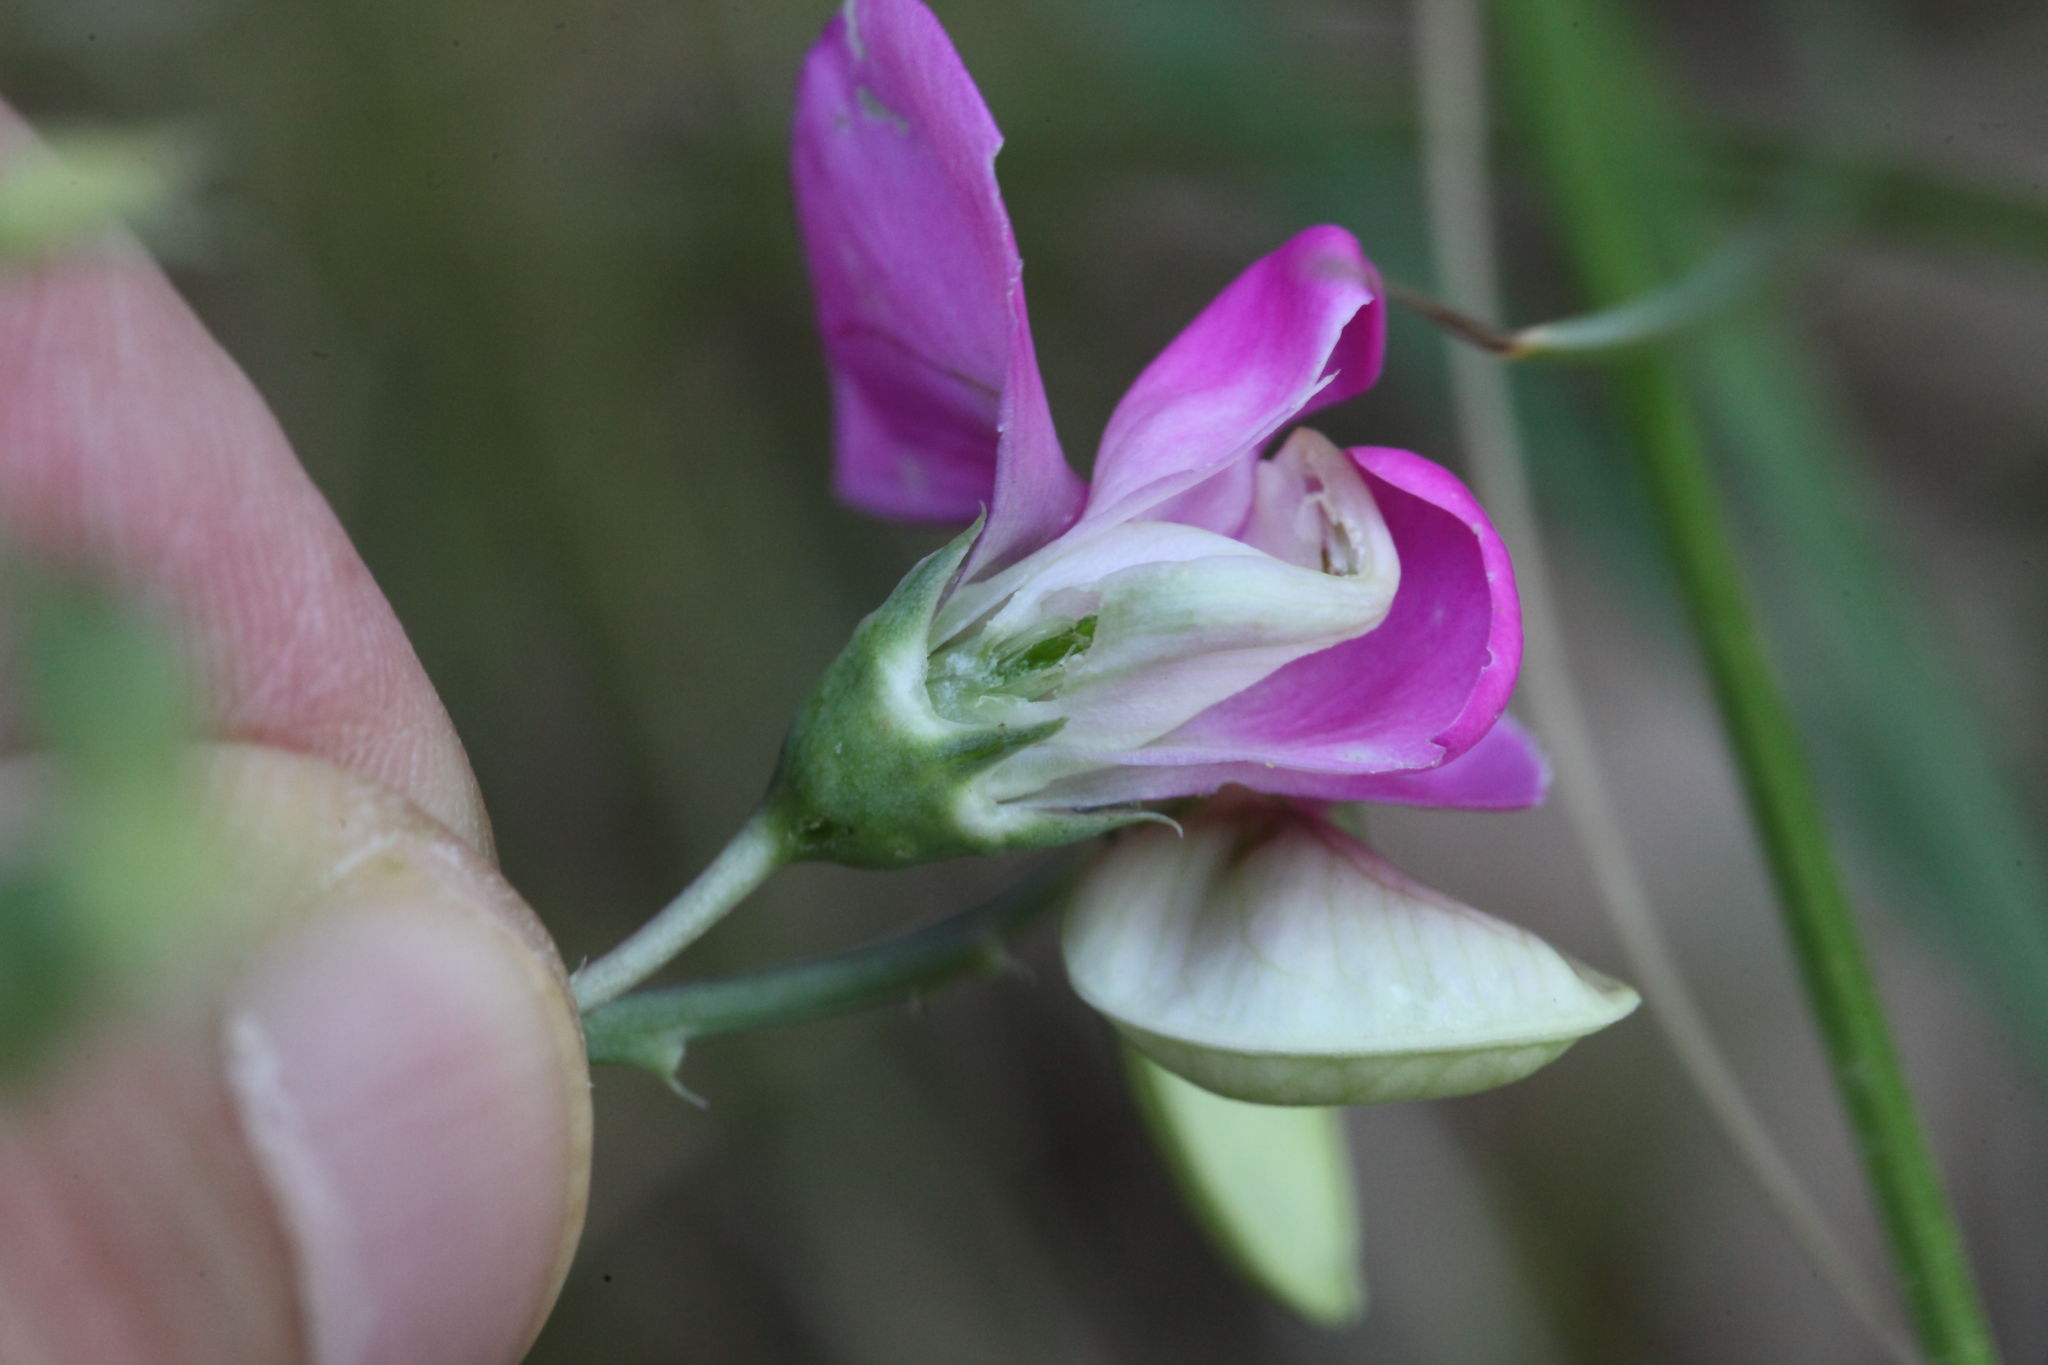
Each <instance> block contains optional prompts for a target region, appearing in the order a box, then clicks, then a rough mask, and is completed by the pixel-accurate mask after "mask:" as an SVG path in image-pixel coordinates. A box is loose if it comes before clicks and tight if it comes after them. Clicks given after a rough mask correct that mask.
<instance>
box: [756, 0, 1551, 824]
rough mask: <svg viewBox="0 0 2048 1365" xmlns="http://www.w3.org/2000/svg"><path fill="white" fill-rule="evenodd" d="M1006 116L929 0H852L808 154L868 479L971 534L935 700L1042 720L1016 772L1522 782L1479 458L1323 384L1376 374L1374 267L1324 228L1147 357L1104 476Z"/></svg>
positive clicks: (1506, 797)
mask: <svg viewBox="0 0 2048 1365" xmlns="http://www.w3.org/2000/svg"><path fill="white" fill-rule="evenodd" d="M1001 144H1002V137H1001V134H1000V133H999V132H998V131H997V129H996V126H995V123H994V121H993V120H992V119H991V118H990V116H989V112H988V109H987V107H986V106H985V105H984V104H983V102H982V99H981V95H980V92H979V91H978V90H976V88H975V86H974V83H973V81H972V80H971V79H970V78H969V76H968V74H967V72H966V70H965V69H964V68H963V66H962V65H961V63H960V59H959V56H958V54H957V53H955V51H954V50H953V47H952V44H951V42H950V41H949V40H948V39H947V37H946V34H945V31H944V30H943V29H942V28H941V27H940V26H939V23H938V21H937V19H935V18H934V17H933V15H932V14H931V12H930V11H929V10H927V9H926V8H925V7H924V6H923V5H922V4H920V3H918V0H850V3H849V4H848V5H847V7H846V9H845V10H844V11H843V12H842V14H841V15H840V16H839V17H838V18H835V19H834V20H833V21H832V23H831V24H830V25H829V26H828V27H827V29H826V30H825V33H824V36H823V38H822V39H821V40H820V41H819V43H818V45H817V46H816V48H814V49H813V51H812V53H811V55H810V58H809V60H808V62H807V63H806V65H805V67H804V71H803V74H802V78H801V81H800V85H799V91H798V98H797V112H796V127H795V150H794V178H795V187H796V198H797V206H798V211H799V215H800V219H801V224H802V230H803V237H804V243H805V247H806V250H807V253H808V256H809V263H810V269H811V275H812V279H813V282H814V284H815V287H816V293H817V304H818V320H819V326H820V329H821V330H822V332H823V334H824V339H825V346H826V353H827V358H828V363H829V369H830V374H831V382H832V391H833V398H834V405H835V423H836V431H835V437H836V446H837V448H836V477H837V485H838V490H839V492H840V494H841V496H842V497H844V498H845V499H846V500H847V501H849V502H851V503H854V504H855V505H857V506H859V507H862V508H864V509H866V510H868V511H871V512H875V513H879V514H881V515H884V516H890V517H897V518H905V519H915V520H929V521H941V522H946V521H950V522H957V523H965V522H968V521H970V520H972V519H973V518H975V517H976V516H977V515H978V514H980V513H982V512H983V511H984V510H985V512H986V521H985V523H984V524H983V525H982V528H981V530H980V533H979V536H978V538H977V539H976V540H975V541H974V543H973V546H972V549H971V551H969V552H968V554H967V557H966V560H965V562H964V564H963V566H962V567H961V569H960V571H959V575H958V578H957V579H956V580H955V581H954V582H953V583H952V584H951V585H950V587H949V589H948V590H947V592H946V594H945V596H944V598H943V599H942V601H940V603H939V605H938V607H937V610H936V614H935V615H934V617H933V618H932V621H931V625H930V632H929V638H928V640H927V641H926V645H927V665H928V668H927V674H926V677H925V683H926V688H927V691H928V695H929V697H930V700H931V703H932V707H933V709H934V710H935V711H936V714H937V716H938V717H941V718H943V720H944V721H945V722H947V723H952V724H957V725H959V726H962V727H972V728H975V729H978V730H984V731H986V730H990V729H1004V730H1009V731H1012V732H1024V731H1029V732H1031V733H1034V734H1039V733H1042V734H1043V735H1044V736H1045V737H1044V738H1042V739H1038V740H1036V741H1035V742H1032V743H1029V744H1028V745H1025V746H1023V747H1020V748H1019V749H1018V751H1017V752H1015V753H1009V754H1006V755H1005V756H1003V757H1002V759H1001V762H1000V765H999V766H997V767H996V768H995V769H994V770H993V772H991V773H990V774H989V776H988V782H989V784H990V785H989V788H988V792H987V795H988V796H989V797H990V798H991V799H992V800H993V801H995V802H996V803H998V804H1004V803H1015V804H1021V805H1026V806H1031V807H1036V808H1062V809H1086V808H1094V807H1100V806H1105V805H1111V804H1124V803H1131V802H1139V801H1150V800H1158V799H1164V798H1170V797H1179V796H1188V795H1195V794H1200V793H1206V792H1211V791H1214V790H1216V789H1217V788H1218V787H1219V786H1221V785H1223V784H1225V783H1229V782H1238V783H1243V784H1245V785H1248V786H1251V787H1255V788H1258V789H1261V790H1265V791H1270V792H1279V793H1286V794H1291V795H1297V796H1308V797H1315V798H1323V799H1335V800H1368V801H1397V802H1403V803H1409V804H1418V805H1457V806H1474V807H1500V808H1506V807H1515V806H1523V805H1528V804H1531V803H1533V802H1534V801H1535V800H1537V799H1539V798H1540V796H1541V793H1542V790H1543V786H1544V768H1543V763H1542V760H1541V758H1540V756H1539V755H1538V753H1537V752H1536V750H1535V748H1534V746H1533V744H1532V743H1531V742H1530V740H1529V738H1528V737H1527V735H1526V734H1525V733H1524V732H1523V731H1521V730H1520V729H1519V728H1518V727H1516V726H1514V725H1513V724H1512V723H1511V722H1506V721H1503V720H1502V719H1501V711H1502V708H1503V706H1504V705H1505V704H1506V702H1507V697H1508V693H1509V690H1510V689H1511V688H1512V686H1513V684H1514V679H1515V673H1516V670H1517V667H1518V665H1519V662H1520V657H1521V618H1520V609H1519V606H1518V604H1517V600H1516V595H1515V586H1514V575H1513V572H1512V570H1511V568H1510V566H1509V563H1508V556H1507V552H1506V549H1505V548H1504V547H1503V546H1502V544H1501V542H1500V539H1499V537H1498V536H1497V535H1496V534H1495V533H1494V530H1493V527H1492V525H1491V524H1490V523H1489V522H1488V520H1487V518H1486V515H1485V513H1484V512H1482V511H1481V510H1480V508H1479V506H1478V504H1477V503H1476V502H1475V501H1474V499H1473V498H1472V495H1471V494H1470V493H1469V492H1468V491H1467V490H1466V489H1465V487H1464V485H1463V484H1461V483H1460V482H1459V481H1458V479H1457V478H1456V477H1454V476H1453V475H1452V474H1450V473H1449V472H1448V471H1446V470H1444V469H1442V468H1441V467H1439V466H1437V465H1435V464H1432V463H1431V462H1429V461H1428V460H1425V459H1422V458H1421V457H1420V456H1417V455H1412V454H1409V453H1408V452H1406V451H1401V450H1389V449H1381V448H1358V449H1353V450H1349V451H1339V450H1338V449H1337V448H1336V447H1335V446H1333V445H1331V444H1330V443H1329V442H1328V441H1327V440H1325V439H1323V438H1322V437H1321V436H1319V435H1317V434H1316V433H1314V432H1311V431H1307V430H1300V429H1298V430H1295V431H1294V432H1293V434H1292V435H1291V436H1288V437H1286V439H1285V440H1284V441H1281V442H1280V444H1279V448H1278V450H1277V452H1276V453H1274V454H1271V455H1270V456H1269V455H1268V454H1267V453H1266V452H1267V451H1268V449H1269V448H1270V447H1272V446H1273V445H1274V443H1275V442H1276V441H1278V440H1279V439H1280V438H1281V437H1282V436H1283V433H1284V432H1286V430H1287V428H1288V427H1289V426H1290V424H1291V423H1293V422H1294V421H1295V419H1297V418H1298V417H1300V416H1303V415H1304V414H1307V413H1309V412H1313V411H1315V410H1317V409H1320V408H1323V407H1327V406H1329V405H1330V404H1333V403H1336V402H1339V401H1342V400H1343V399H1346V398H1349V397H1351V396H1353V395H1355V394H1357V393H1359V392H1361V391H1362V390H1364V389H1365V388H1366V387H1367V386H1369V385H1370V384H1371V383H1372V382H1373V380H1374V379H1375V378H1376V377H1377V375H1378V372H1379V368H1380V360H1381V353H1382V350H1383V345H1384V333H1385V316H1384V310H1383V305H1382V302H1381V299H1380V290H1379V279H1378V276H1377V274H1376V273H1375V272H1374V270H1373V268H1372V266H1371V264H1370V263H1369V262H1368V261H1367V260H1366V259H1365V257H1364V255H1363V254H1362V253H1361V252H1360V250H1359V247H1358V244H1357V242H1356V241H1355V240H1353V238H1352V237H1351V235H1350V234H1349V233H1347V232H1345V231H1344V230H1342V229H1340V228H1335V227H1317V228H1311V229H1309V230H1308V231H1306V232H1303V233H1301V234H1300V235H1298V236H1296V237H1295V238H1294V239H1293V240H1291V241H1289V242H1288V243H1286V244H1285V245H1284V246H1282V247H1281V248H1280V249H1279V250H1277V251H1275V252H1273V253H1272V254H1271V255H1269V256H1267V257H1265V258H1264V259H1262V260H1260V261H1258V262H1256V263H1254V264H1253V265H1252V266H1251V268H1250V269H1248V270H1247V271H1245V272H1244V274H1242V275H1240V276H1239V277H1238V278H1237V279H1236V280H1235V281H1234V282H1232V283H1231V284H1230V285H1229V287H1227V288H1226V289H1225V290H1224V291H1223V292H1222V294H1220V295H1219V296H1218V297H1217V298H1216V300H1215V301H1214V302H1213V303H1211V304H1210V305H1209V307H1208V308H1207V309H1205V310H1204V311H1203V312H1202V314H1201V315H1200V316H1199V317H1197V318H1196V319H1195V320H1194V322H1193V323H1191V324H1190V325H1189V326H1188V327H1187V329H1186V330H1185V331H1183V332H1182V333H1181V335H1180V336H1179V337H1178V338H1176V339H1175V340H1174V342H1173V343H1172V344H1171V345H1170V346H1168V347H1167V349H1166V350H1165V351H1164V352H1163V353H1162V354H1161V355H1160V356H1159V358H1158V359H1156V360H1155V361H1153V362H1152V364H1151V365H1150V366H1149V367H1148V368H1147V369H1146V370H1145V372H1144V373H1143V374H1141V375H1140V376H1139V377H1138V380H1137V382H1136V383H1135V384H1133V385H1132V386H1131V389H1130V391H1129V393H1127V394H1126V395H1125V397H1124V399H1123V401H1122V403H1121V404H1120V405H1119V406H1118V407H1117V409H1116V412H1115V413H1114V415H1113V416H1112V417H1111V418H1110V421H1109V426H1108V429H1107V431H1106V432H1105V433H1104V435H1103V439H1102V445H1101V449H1100V452H1099V454H1098V455H1097V458H1096V462H1095V466H1094V469H1095V474H1094V480H1093V483H1092V484H1084V483H1083V482H1082V481H1081V480H1080V479H1079V478H1078V477H1077V476H1076V475H1075V474H1074V472H1073V471H1072V469H1071V468H1070V467H1069V466H1068V464H1067V462H1066V459H1065V457H1064V455H1063V454H1062V453H1061V450H1060V445H1059V442H1058V439H1057V437H1056V436H1055V434H1054V430H1053V424H1052V418H1051V414H1050V412H1049V410H1048V407H1047V403H1046V397H1045V391H1044V387H1043V385H1042V383H1041V381H1040V378H1039V371H1038V362H1037V357H1036V354H1035V352H1034V350H1033V347H1032V341H1031V328H1030V322H1029V319H1028V317H1027V314H1026V310H1025V304H1024V290H1023V283H1022V271H1023V267H1022V262H1021V260H1020V259H1019V257H1018V253H1017V247H1016V242H1015V239H1014V237H1013V235H1012V233H1011V230H1010V223H1009V216H1008V214H1007V212H1006V210H1005V209H1004V206H1003V200H1002V196H1001V193H1000V192H999V190H998V189H997V186H996V179H995V168H994V166H995V154H996V151H997V149H998V148H999V147H1000V146H1001Z"/></svg>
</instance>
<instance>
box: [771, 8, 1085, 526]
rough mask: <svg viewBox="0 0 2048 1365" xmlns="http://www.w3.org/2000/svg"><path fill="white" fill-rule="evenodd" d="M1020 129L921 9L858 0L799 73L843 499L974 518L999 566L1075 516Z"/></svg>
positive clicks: (903, 513) (799, 138)
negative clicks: (1041, 342)
mask: <svg viewBox="0 0 2048 1365" xmlns="http://www.w3.org/2000/svg"><path fill="white" fill-rule="evenodd" d="M1001 146H1002V134H1001V133H1000V132H998V131H997V129H996V125H995V121H994V120H993V119H992V118H990V116H989V112H988V108H987V106H986V105H985V104H983V103H982V99H981V94H980V92H979V91H978V90H976V89H975V86H974V82H973V80H972V79H971V78H970V77H969V76H968V74H967V71H966V69H965V68H964V67H962V65H961V64H960V58H959V55H958V54H957V53H956V52H954V50H953V46H952V43H951V42H950V41H949V40H948V39H947V37H946V33H945V30H944V29H942V28H941V27H940V26H939V22H938V20H937V19H935V18H933V17H932V14H931V11H930V10H928V9H926V8H925V7H924V6H923V5H922V4H919V3H917V0H855V3H854V4H852V5H849V6H848V7H847V9H846V11H845V12H843V13H842V14H841V15H839V16H838V17H837V18H835V19H833V21H832V22H831V23H830V24H829V25H828V26H827V27H826V29H825V33H824V36H823V37H822V38H821V39H819V41H818V44H817V46H816V47H814V48H813V49H812V50H811V55H810V57H809V59H808V60H807V61H806V62H805V64H804V69H803V74H802V76H801V77H800V79H799V82H798V90H797V106H796V126H795V130H794V152H793V158H792V174H793V178H794V182H795V190H796V202H797V216H798V220H799V224H800V226H801V229H802V233H803V239H804V248H805V252H806V255H807V258H808V260H809V264H810V270H811V280H812V284H813V287H814V288H815V291H816V293H817V308H818V324H819V328H820V330H821V331H822V332H823V334H824V339H825V350H826V360H827V365H828V367H829V369H830V371H831V378H832V392H833V399H834V408H835V424H836V432H835V437H836V443H837V451H836V461H835V470H836V481H837V486H838V490H839V493H840V496H841V497H843V498H845V499H846V500H847V501H849V502H851V503H854V504H855V505H857V506H860V507H862V508H865V509H867V510H869V511H872V512H877V513H880V514H882V515H884V516H892V517H905V518H913V519H919V520H936V521H966V520H969V519H971V518H972V517H973V516H975V514H976V513H977V512H978V511H979V510H980V509H981V508H982V506H983V505H984V504H986V505H988V507H989V510H990V525H989V529H988V531H987V532H986V533H985V535H984V539H983V543H982V545H981V546H979V547H977V558H978V559H979V560H982V561H984V562H985V561H988V560H990V559H1003V558H1009V557H1014V555H1015V554H1016V553H1017V552H1019V551H1021V550H1022V549H1026V548H1029V547H1031V546H1033V545H1035V544H1037V543H1039V542H1040V541H1043V540H1044V539H1047V538H1049V537H1050V536H1052V535H1054V534H1056V533H1057V532H1058V531H1059V530H1060V529H1061V528H1062V527H1063V526H1065V525H1066V524H1067V523H1068V522H1069V521H1071V520H1072V518H1073V515H1074V512H1075V510H1076V509H1077V508H1078V506H1079V504H1080V501H1081V497H1082V489H1081V484H1080V481H1079V480H1078V479H1077V478H1076V477H1075V476H1074V474H1073V472H1072V471H1071V470H1069V469H1068V468H1067V465H1066V461H1065V459H1064V458H1063V457H1062V455H1061V454H1060V448H1059V443H1058V440H1057V438H1056V437H1055V436H1054V434H1053V427H1052V418H1051V415H1050V414H1049V413H1048V411H1047V409H1046V402H1045V391H1044V388H1043V385H1042V384H1041V382H1040V379H1039V374H1038V362H1037V358H1036V356H1035V355H1034V354H1033V351H1032V345H1031V328H1030V324H1029V322H1028V321H1027V320H1026V316H1025V311H1024V295H1023V284H1022V274H1023V265H1022V262H1021V261H1020V260H1019V259H1018V255H1017V246H1016V241H1015V238H1014V237H1013V236H1012V234H1011V231H1010V220H1009V215H1008V213H1007V212H1006V211H1005V209H1004V207H1003V201H1002V195H1001V193H1000V192H999V191H998V189H997V187H996V178H995V156H996V151H997V149H998V148H1000V147H1001Z"/></svg>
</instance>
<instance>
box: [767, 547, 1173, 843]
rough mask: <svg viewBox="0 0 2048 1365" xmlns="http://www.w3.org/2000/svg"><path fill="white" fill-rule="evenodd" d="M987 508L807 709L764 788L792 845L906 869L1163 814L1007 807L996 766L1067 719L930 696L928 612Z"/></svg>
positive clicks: (873, 621)
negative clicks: (971, 712) (1005, 714)
mask: <svg viewBox="0 0 2048 1365" xmlns="http://www.w3.org/2000/svg"><path fill="white" fill-rule="evenodd" d="M981 526H982V523H981V521H980V520H979V519H977V520H976V522H975V523H974V524H973V525H972V526H970V527H968V528H967V529H966V530H965V531H964V532H962V533H961V534H960V535H959V536H958V537H957V538H955V539H954V540H953V541H952V542H951V543H950V544H948V545H947V546H946V547H945V548H943V549H941V550H938V551H936V552H935V553H933V554H931V555H929V556H927V557H926V558H925V559H923V560H921V561H920V562H919V563H918V565H917V566H916V567H915V568H913V569H912V570H911V571H910V573H909V574H908V575H907V576H906V577H905V578H904V580H903V581H902V582H901V583H900V584H898V585H897V587H896V590H895V591H894V592H892V593H890V594H889V599H888V600H887V601H886V602H884V603H883V604H882V605H881V606H880V607H878V608H877V609H876V610H875V611H874V612H873V613H872V614H871V615H870V616H868V617H867V619H866V620H864V621H862V622H861V623H860V625H859V626H858V627H856V628H855V630H854V633H853V638H852V639H851V640H849V641H848V642H847V645H846V648H845V649H844V650H843V651H841V653H840V655H839V657H838V658H837V659H835V660H833V662H832V665H831V667H830V668H828V669H827V670H826V671H825V676H824V677H823V678H821V679H820V680H819V682H818V686H817V688H816V690H814V691H813V692H812V693H811V696H810V699H809V700H808V701H806V702H805V703H804V706H803V709H802V710H801V711H799V712H798V713H797V718H796V721H795V723H794V724H793V725H792V726H791V727H790V731H789V738H788V739H787V740H786V741H785V742H784V744H783V749H782V761H781V763H780V765H779V766H778V767H777V769H776V773H775V778H774V780H773V781H772V782H771V783H770V785H769V789H768V801H767V806H768V810H769V812H770V813H771V816H772V818H773V819H775V820H776V821H777V823H778V824H780V825H781V827H782V829H783V830H784V831H785V832H786V833H787V835H788V837H789V839H790V842H791V845H792V846H793V847H794V848H795V849H796V851H797V854H796V856H798V857H800V858H807V859H817V860H822V861H826V862H836V863H845V864H847V865H849V866H853V867H874V868H889V867H909V866H913V865H915V864H917V863H928V862H937V861H939V860H941V859H945V858H959V857H966V856H970V855H973V854H982V853H994V852H997V851H1000V850H1003V849H1022V848H1048V847H1052V846H1054V845H1057V844H1065V843H1072V842H1074V841H1076V840H1080V839H1086V838H1090V837H1092V836H1094V835H1096V834H1100V833H1104V832H1106V831H1108V830H1111V829H1115V828H1118V827H1119V826H1122V825H1127V824H1130V823H1132V822H1133V821H1136V820H1146V819H1151V818H1153V817H1152V816H1151V814H1150V813H1149V812H1146V811H1141V810H1136V809H1133V808H1128V807H1115V808H1111V809H1103V810H1087V811H1072V810H1061V809H1046V808H1042V807H1035V806H1028V805H1024V804H1022V803H1018V804H1014V805H1005V804H1003V803H1000V802H998V801H996V800H995V799H993V798H992V797H991V796H989V794H988V792H987V786H986V783H985V782H984V781H983V779H984V778H985V777H986V775H987V774H988V772H989V770H990V769H992V768H994V767H995V766H996V765H997V764H998V763H1001V762H1002V761H1003V760H1004V759H1006V758H1008V757H1010V756H1011V755H1012V754H1015V753H1017V752H1018V751H1019V750H1022V749H1025V748H1028V747H1030V746H1031V745H1033V744H1037V743H1039V742H1040V741H1042V740H1044V739H1047V738H1049V737H1050V736H1051V735H1052V734H1054V733H1055V732H1056V731H1057V730H1058V729H1059V727H1060V725H1061V724H1062V723H1063V722H1061V721H1057V720H1055V721H1048V722H1045V723H1043V724H1038V725H1017V726H1011V725H993V726H984V725H968V724H962V723H960V722H958V721H954V720H949V719H947V718H946V717H945V716H942V715H940V714H939V712H938V710H937V708H936V707H934V706H933V704H932V699H931V694H930V692H929V690H928V689H927V686H926V674H927V668H928V663H929V657H930V651H931V646H932V639H931V635H932V621H933V618H934V617H935V616H936V615H937V614H938V610H939V607H940V605H941V603H943V602H944V600H945V597H946V593H947V591H948V590H949V589H950V588H951V587H952V585H953V581H954V579H955V577H956V576H957V575H958V574H959V572H960V566H961V564H962V563H964V562H965V561H966V558H967V555H968V552H969V551H970V550H971V549H972V548H973V547H974V541H975V538H976V537H977V536H979V535H980V534H981Z"/></svg>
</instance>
